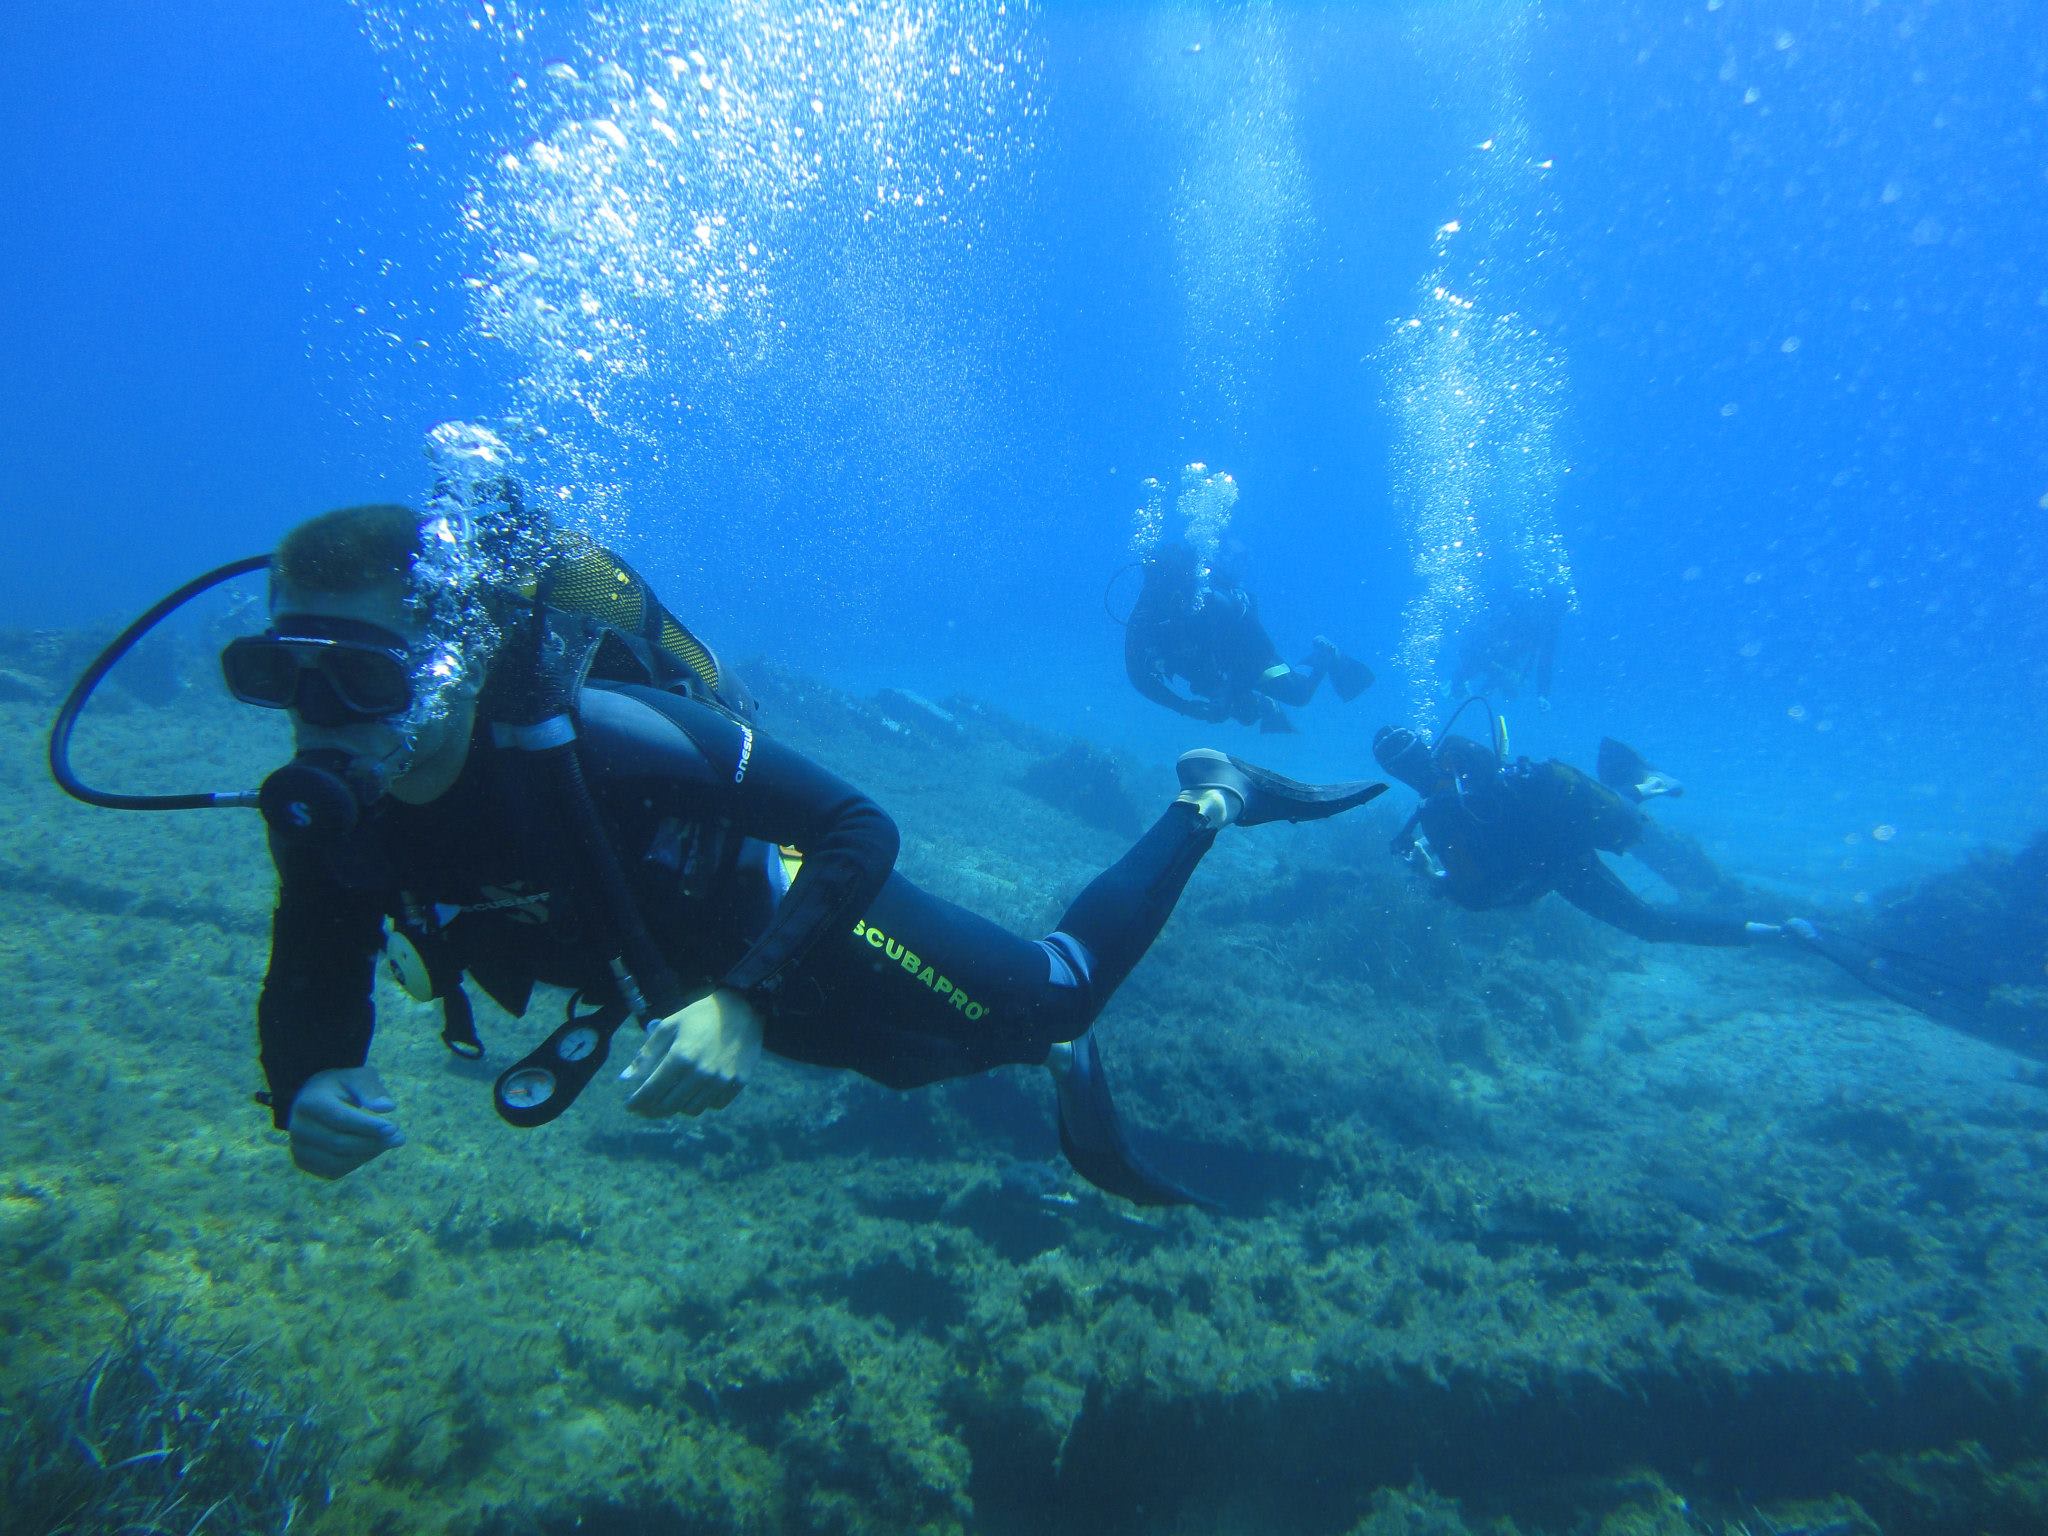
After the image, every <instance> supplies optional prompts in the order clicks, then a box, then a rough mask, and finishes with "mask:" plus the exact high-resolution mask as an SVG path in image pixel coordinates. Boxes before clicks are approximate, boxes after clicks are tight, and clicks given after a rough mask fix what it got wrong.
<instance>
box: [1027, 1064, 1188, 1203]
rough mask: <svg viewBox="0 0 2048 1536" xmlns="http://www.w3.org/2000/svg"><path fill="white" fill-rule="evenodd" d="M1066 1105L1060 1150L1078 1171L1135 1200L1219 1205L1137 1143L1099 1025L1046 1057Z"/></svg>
mask: <svg viewBox="0 0 2048 1536" xmlns="http://www.w3.org/2000/svg"><path fill="white" fill-rule="evenodd" d="M1045 1065H1046V1070H1047V1071H1049V1072H1050V1073H1051V1074H1052V1085H1053V1091H1054V1093H1055V1095H1056V1096H1057V1097H1058V1099H1059V1106H1060V1150H1061V1151H1062V1152H1064V1153H1066V1155H1067V1161H1068V1162H1069V1163H1071V1164H1073V1167H1074V1172H1076V1173H1078V1174H1080V1175H1081V1177H1082V1178H1084V1179H1086V1180H1087V1181H1088V1182H1089V1183H1090V1184H1093V1185H1094V1186H1095V1187H1096V1188H1097V1189H1099V1190H1102V1191H1104V1192H1105V1193H1107V1194H1112V1195H1116V1196H1119V1197H1120V1198H1122V1199H1125V1200H1128V1201H1130V1202H1131V1203H1132V1204H1133V1205H1196V1206H1200V1207H1202V1208H1203V1209H1204V1210H1211V1211H1213V1210H1215V1209H1217V1206H1216V1202H1215V1201H1213V1200H1209V1199H1205V1198H1204V1197H1203V1196H1201V1195H1198V1194H1196V1193H1195V1192H1194V1191H1193V1190H1191V1189H1189V1188H1187V1187H1186V1186H1185V1185H1183V1184H1180V1183H1178V1182H1177V1181H1175V1180H1173V1179H1170V1178H1168V1177H1167V1176H1166V1175H1165V1174H1163V1173H1160V1172H1158V1171H1157V1170H1156V1169H1154V1168H1151V1167H1149V1166H1148V1165H1147V1164H1146V1162H1145V1160H1144V1159H1143V1158H1142V1157H1140V1156H1139V1155H1138V1154H1137V1152H1136V1151H1135V1150H1134V1149H1133V1148H1132V1146H1131V1144H1130V1141H1129V1139H1128V1138H1127V1137H1126V1136H1125V1135H1124V1128H1123V1124H1122V1122H1120V1121H1119V1120H1118V1119H1117V1114H1116V1101H1115V1100H1114V1099H1112V1098H1111V1097H1110V1094H1109V1079H1108V1078H1107V1077H1105V1076H1104V1075H1103V1071H1102V1052H1101V1051H1100V1050H1099V1049H1098V1048H1097V1046H1096V1044H1095V1035H1094V1033H1093V1031H1091V1032H1089V1033H1088V1034H1085V1035H1083V1036H1082V1037H1081V1038H1080V1039H1078V1040H1076V1041H1074V1042H1073V1044H1071V1045H1055V1046H1054V1047H1053V1048H1052V1055H1051V1056H1049V1057H1048V1058H1047V1059H1046V1063H1045Z"/></svg>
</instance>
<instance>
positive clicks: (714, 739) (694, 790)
mask: <svg viewBox="0 0 2048 1536" xmlns="http://www.w3.org/2000/svg"><path fill="white" fill-rule="evenodd" d="M635 691H636V690H631V689H622V690H617V691H612V690H600V689H590V690H587V691H586V693H585V695H584V698H583V701H582V705H581V716H582V724H583V727H584V738H585V742H586V747H587V751H586V771H587V772H589V773H590V775H591V780H592V783H593V785H594V786H597V787H603V786H604V785H605V784H606V782H607V781H608V780H612V779H614V778H619V779H623V780H626V781H629V782H630V783H631V784H633V785H634V786H636V787H645V788H646V789H647V790H648V791H649V792H652V793H656V794H659V795H662V796H665V797H672V798H673V799H674V800H675V801H676V804H677V809H678V811H679V813H682V814H687V815H688V816H690V817H691V818H693V819H697V820H707V821H723V822H725V823H726V824H728V825H729V826H731V827H732V829H733V830H734V831H736V832H738V833H740V834H741V835H743V836H746V837H753V838H759V839H760V840H761V841H763V842H768V843H781V844H786V845H788V846H790V847H793V848H796V849H797V850H799V851H800V852H801V853H802V854H803V856H804V859H803V867H802V869H800V870H799V871H798V872H797V877H796V879H795V880H794V881H793V882H792V883H791V885H790V888H789V891H788V894H786V895H785V896H784V897H783V898H782V900H781V901H780V902H779V903H778V904H777V905H776V908H775V912H774V915H773V916H772V917H771V918H770V919H769V921H768V925H767V927H766V928H764V929H763V930H762V932H761V933H760V935H759V936H758V937H757V938H756V939H755V940H754V943H753V945H752V946H751V947H750V948H749V949H748V950H747V952H746V953H745V954H744V955H742V956H741V957H740V959H739V962H738V963H737V964H736V965H734V966H733V968H732V969H731V970H730V971H728V972H727V973H726V974H725V975H724V976H723V977H721V978H720V979H719V982H718V986H719V988H720V989H721V990H724V991H731V992H739V993H742V994H744V995H745V996H746V997H747V999H748V1000H749V1001H750V1002H752V1003H754V1004H757V1005H760V1004H764V1003H765V1002H766V1001H767V999H768V998H769V997H770V996H772V994H773V993H774V992H775V991H776V990H777V989H778V988H779V987H780V986H781V984H782V982H783V981H784V980H785V979H787V977H788V976H789V975H790V973H791V972H792V971H794V970H795V969H796V968H797V967H798V966H799V965H801V964H802V963H803V961H804V960H805V958H806V957H808V956H809V954H810V953H811V951H812V950H813V949H815V948H816V947H817V946H818V945H819V944H820V943H822V942H824V941H825V940H826V939H828V938H830V937H833V936H834V935H837V934H840V933H843V932H845V931H846V930H847V929H849V928H851V927H852V926H853V923H854V919H856V918H857V917H859V916H860V914H861V913H862V912H863V911H864V910H866V908H867V905H868V903H869V902H871V901H873V900H874V898H875V896H876V895H877V894H878V893H879V892H880V891H881V889H882V885H883V883H884V882H885V881H887V880H888V878H889V871H890V870H891V869H893V868H894V867H895V863H896V848H897V841H898V840H897V835H896V824H895V823H894V822H892V821H891V820H890V819H889V817H888V815H887V814H886V813H885V812H884V811H883V810H882V808H881V807H880V806H879V805H877V804H875V802H874V801H872V800H870V799H869V798H868V797H867V796H866V795H864V794H862V793H861V792H860V791H859V790H857V789H855V788H854V787H853V786H852V785H851V784H848V783H846V782H845V781H844V780H843V779H840V778H838V777H837V776H835V775H833V774H830V773H827V772H826V771H825V770H824V769H823V768H820V767H819V766H818V765H817V764H816V763H813V762H811V761H810V760H809V759H808V758H805V757H803V756H801V755H800V754H798V753H796V752H792V751H791V750H789V749H788V748H787V747H783V746H780V745H778V744H777V743H775V742H773V741H771V740H770V739H769V738H767V737H766V736H763V735H761V734H760V733H759V732H757V731H755V730H754V729H753V727H751V726H746V725H741V724H740V723H739V722H738V721H736V720H733V719H732V718H731V717H729V716H727V715H724V714H722V713H720V712H719V711H717V710H715V709H711V708H709V707H708V706H706V705H702V704H698V703H695V702H694V701H690V700H685V699H679V698H674V697H667V696H665V697H663V698H661V700H660V701H659V702H660V708H659V709H656V708H655V707H653V706H651V705H649V704H647V703H643V702H641V700H639V699H638V698H636V697H634V693H635Z"/></svg>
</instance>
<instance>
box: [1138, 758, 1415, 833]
mask: <svg viewBox="0 0 2048 1536" xmlns="http://www.w3.org/2000/svg"><path fill="white" fill-rule="evenodd" d="M1174 772H1175V773H1177V774H1178V775H1179V776H1180V785H1181V788H1182V789H1185V790H1201V789H1214V790H1219V791H1221V792H1222V793H1223V794H1224V795H1226V796H1228V797H1230V798H1231V799H1233V800H1235V801H1236V802H1237V811H1236V813H1235V814H1234V815H1233V816H1232V817H1231V818H1230V819H1231V820H1232V821H1233V822H1235V823H1236V824H1237V825H1238V826H1240V827H1256V826H1262V825H1264V824H1265V823H1266V822H1269V821H1321V820H1322V819H1323V818H1324V817H1326V816H1336V815H1340V814H1341V813H1343V812H1345V811H1348V810H1351V809H1352V808H1353V807H1355V806H1361V805H1364V804H1366V803H1367V802H1368V801H1371V800H1377V799H1378V798H1379V797H1380V796H1381V795H1383V794H1385V793H1386V792H1387V786H1386V785H1384V784H1375V783H1368V782H1367V781H1365V780H1363V779H1353V780H1349V781H1347V782H1345V783H1342V784H1304V783H1302V782H1301V781H1300V780H1298V779H1290V778H1285V777H1283V776H1282V775H1280V774H1277V773H1275V772H1273V770H1272V769H1270V768H1261V767H1259V766H1258V764H1256V763H1248V762H1246V761H1245V760H1244V759H1243V758H1241V757H1232V756H1231V755H1230V754H1229V753H1227V752H1218V751H1217V750H1216V749H1215V748H1214V747H1197V748H1195V749H1194V751H1192V752H1183V753H1181V755H1180V761H1179V762H1177V763H1175V764H1174Z"/></svg>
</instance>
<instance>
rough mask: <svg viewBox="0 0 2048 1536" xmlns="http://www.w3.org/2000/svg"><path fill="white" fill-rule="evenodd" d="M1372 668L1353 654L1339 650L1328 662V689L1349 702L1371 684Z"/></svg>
mask: <svg viewBox="0 0 2048 1536" xmlns="http://www.w3.org/2000/svg"><path fill="white" fill-rule="evenodd" d="M1373 681H1374V679H1373V675H1372V668H1371V667H1368V666H1367V665H1366V664H1365V663H1364V662H1362V661H1360V660H1358V658H1357V657H1355V656H1346V655H1344V654H1343V653H1342V652H1339V653H1338V655H1337V658H1336V659H1335V660H1334V661H1332V662H1331V663H1330V691H1331V692H1333V693H1335V694H1336V695H1337V697H1338V698H1340V699H1342V700H1343V701H1344V702H1345V703H1346V704H1349V703H1350V702H1351V701H1352V700H1353V699H1355V698H1357V697H1358V696H1359V695H1360V694H1361V693H1363V692H1365V690H1366V689H1368V688H1370V687H1371V686H1372V685H1373Z"/></svg>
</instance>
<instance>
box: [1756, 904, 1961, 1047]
mask: <svg viewBox="0 0 2048 1536" xmlns="http://www.w3.org/2000/svg"><path fill="white" fill-rule="evenodd" d="M1785 927H1786V929H1787V931H1788V932H1790V933H1791V934H1792V936H1793V937H1794V938H1795V939H1796V940H1797V941H1799V942H1800V943H1802V944H1803V945H1805V947H1806V948H1808V949H1810V950H1812V951H1814V952H1815V953H1816V954H1819V955H1824V956H1826V957H1827V958H1828V959H1829V960H1832V961H1833V962H1834V963H1835V964H1836V965H1838V966H1840V967H1841V968H1842V970H1843V971H1845V972H1846V973H1847V974H1849V975H1850V976H1853V977H1855V978H1856V980H1858V981H1860V982H1862V983H1863V985H1865V986H1866V987H1868V988H1870V990H1871V991H1873V992H1875V993H1877V994H1878V995H1879V996H1880V997H1886V998H1889V999H1891V1001H1893V1002H1895V1003H1898V1004H1901V1005H1902V1006H1904V1007H1907V1008H1911V1009H1913V1010H1914V1011H1916V1012H1918V1013H1924V1014H1926V1015H1927V1017H1929V1018H1930V1019H1933V1020H1934V1021H1935V1022H1936V1023H1938V1024H1951V1025H1955V1026H1957V1027H1959V1028H1962V1029H1975V1028H1978V1027H1980V1026H1982V1025H1983V1024H1984V1022H1985V1020H1984V1011H1985V1009H1986V1008H1987V1007H1988V1006H1989V1004H1990V1001H1991V984H1990V983H1989V982H1988V981H1986V980H1985V979H1984V978H1982V977H1981V976H1973V975H1971V974H1970V973H1969V972H1967V971H1963V970H1959V969H1958V968H1956V967H1954V966H1951V965H1948V964H1946V963H1945V962H1943V961H1940V960H1936V959H1933V958H1931V957H1930V956H1927V955H1916V954H1912V953H1910V952H1909V951H1906V950H1902V949H1888V948H1886V947H1885V946H1884V945H1882V944H1873V943H1871V942H1870V941H1869V940H1868V939H1860V938H1857V937H1855V936H1853V935H1851V934H1846V933H1843V932H1841V931H1840V930H1839V929H1834V928H1822V927H1820V926H1819V925H1818V924H1815V923H1809V922H1804V921H1794V922H1790V923H1787V924H1786V925H1785Z"/></svg>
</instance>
